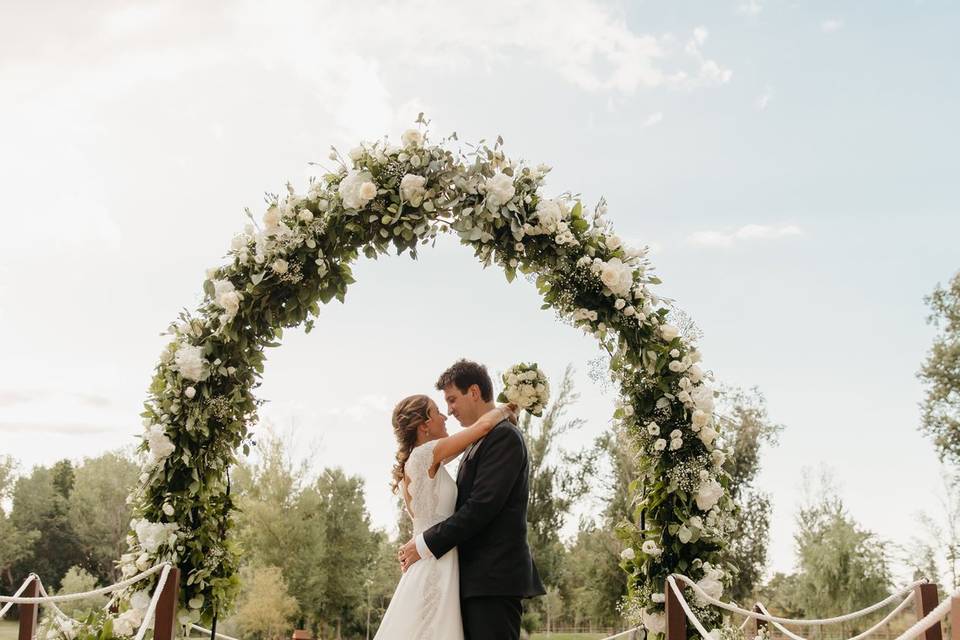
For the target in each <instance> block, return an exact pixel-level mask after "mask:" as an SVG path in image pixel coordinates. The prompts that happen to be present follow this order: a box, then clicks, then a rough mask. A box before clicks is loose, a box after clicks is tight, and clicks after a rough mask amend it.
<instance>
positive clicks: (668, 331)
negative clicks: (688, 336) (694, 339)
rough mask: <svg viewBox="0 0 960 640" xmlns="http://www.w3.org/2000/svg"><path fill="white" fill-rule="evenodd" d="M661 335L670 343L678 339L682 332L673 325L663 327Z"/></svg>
mask: <svg viewBox="0 0 960 640" xmlns="http://www.w3.org/2000/svg"><path fill="white" fill-rule="evenodd" d="M660 335H661V336H663V339H664V340H666V341H667V342H670V341H671V340H673V339H674V338H676V337H677V336H678V335H680V330H679V329H677V328H676V327H675V326H673V325H672V324H665V325H661V327H660Z"/></svg>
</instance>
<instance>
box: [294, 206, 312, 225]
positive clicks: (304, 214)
mask: <svg viewBox="0 0 960 640" xmlns="http://www.w3.org/2000/svg"><path fill="white" fill-rule="evenodd" d="M297 217H298V218H300V221H301V222H305V223H307V224H310V223H311V222H313V211H310V209H302V210H301V211H300V213H299V214H298V215H297Z"/></svg>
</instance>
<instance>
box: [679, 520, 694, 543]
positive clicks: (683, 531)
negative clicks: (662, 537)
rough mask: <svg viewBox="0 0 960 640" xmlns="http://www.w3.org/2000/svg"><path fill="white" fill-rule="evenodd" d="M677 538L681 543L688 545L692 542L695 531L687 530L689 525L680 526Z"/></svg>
mask: <svg viewBox="0 0 960 640" xmlns="http://www.w3.org/2000/svg"><path fill="white" fill-rule="evenodd" d="M677 538H679V539H680V542H681V543H683V544H687V543H688V542H690V539H691V538H693V531H690V529H688V528H687V525H685V524H682V525H680V529H678V530H677Z"/></svg>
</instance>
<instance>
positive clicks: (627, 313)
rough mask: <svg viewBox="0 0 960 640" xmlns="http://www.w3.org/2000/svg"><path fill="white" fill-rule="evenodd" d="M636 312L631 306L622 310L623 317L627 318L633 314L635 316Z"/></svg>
mask: <svg viewBox="0 0 960 640" xmlns="http://www.w3.org/2000/svg"><path fill="white" fill-rule="evenodd" d="M636 312H637V310H636V309H634V308H633V307H632V306H630V307H627V308H625V309H624V310H623V315H625V316H627V317H630V316H632V315H633V314H635V313H636Z"/></svg>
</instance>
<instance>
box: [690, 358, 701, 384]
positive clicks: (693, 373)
mask: <svg viewBox="0 0 960 640" xmlns="http://www.w3.org/2000/svg"><path fill="white" fill-rule="evenodd" d="M691 362H692V360H691ZM687 375H688V376H690V381H691V382H693V384H697V383H698V382H700V381H701V380H702V379H703V369H701V368H700V367H698V366H697V365H691V366H690V368H689V369H687Z"/></svg>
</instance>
